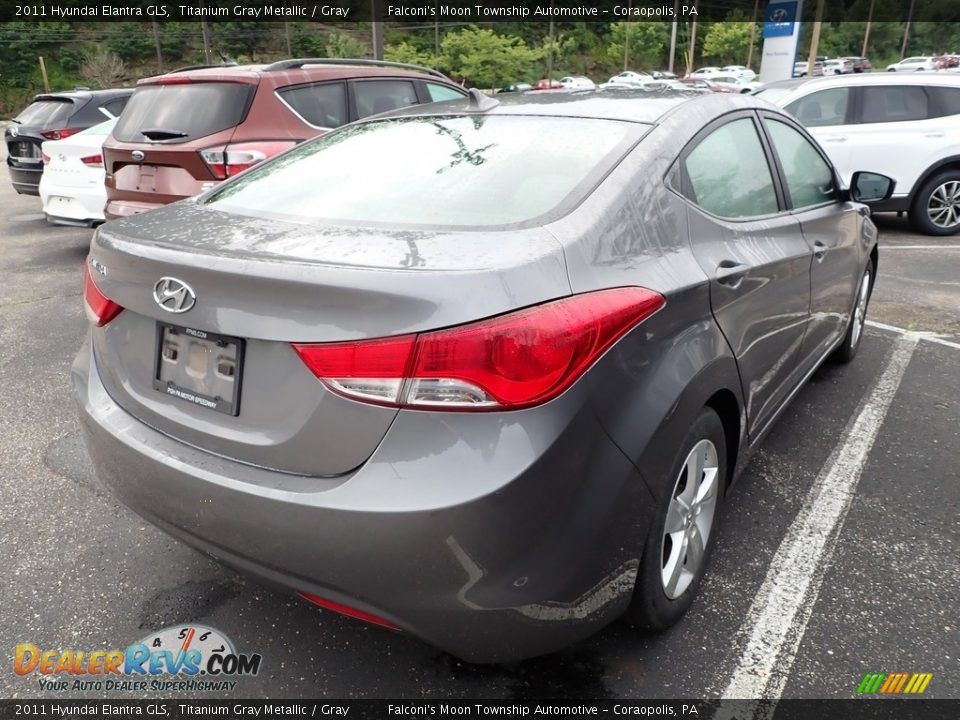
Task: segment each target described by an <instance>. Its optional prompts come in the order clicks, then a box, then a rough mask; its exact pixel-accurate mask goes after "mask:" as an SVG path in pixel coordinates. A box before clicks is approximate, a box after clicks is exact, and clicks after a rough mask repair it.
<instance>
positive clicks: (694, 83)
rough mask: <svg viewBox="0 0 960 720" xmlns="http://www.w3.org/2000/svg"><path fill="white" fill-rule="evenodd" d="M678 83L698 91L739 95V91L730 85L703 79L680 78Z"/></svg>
mask: <svg viewBox="0 0 960 720" xmlns="http://www.w3.org/2000/svg"><path fill="white" fill-rule="evenodd" d="M678 82H682V83H684V84H685V85H689V86H690V87H693V88H698V89H700V90H708V91H710V92H715V93H739V92H740V91H739V90H738V89H737V88H735V87H733V86H732V85H727V84H720V83H715V82H711V81H710V80H705V79H703V78H695V77H685V78H680V80H679V81H678Z"/></svg>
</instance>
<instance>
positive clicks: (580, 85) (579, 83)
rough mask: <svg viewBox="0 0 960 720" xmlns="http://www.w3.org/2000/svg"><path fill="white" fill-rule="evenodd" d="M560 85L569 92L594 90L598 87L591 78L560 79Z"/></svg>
mask: <svg viewBox="0 0 960 720" xmlns="http://www.w3.org/2000/svg"><path fill="white" fill-rule="evenodd" d="M560 84H561V85H563V87H565V88H566V89H567V90H594V89H595V88H596V87H597V85H596V83H594V82H593V80H591V79H590V78H586V77H573V76H570V75H568V76H567V77H562V78H560Z"/></svg>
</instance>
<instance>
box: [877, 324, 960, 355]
mask: <svg viewBox="0 0 960 720" xmlns="http://www.w3.org/2000/svg"><path fill="white" fill-rule="evenodd" d="M867 325H869V326H870V327H872V328H876V329H877V330H887V331H888V332H895V333H897V334H898V335H911V336H913V337H916V338H917V339H918V340H926V341H927V342H932V343H936V344H937V345H944V346H946V347H949V348H953V349H954V350H960V343H957V342H953V340H947V339H946V338H944V337H943V336H942V335H938V334H937V333H935V332H930V331H927V330H907V329H906V328H902V327H897V326H896V325H887V324H886V323H882V322H877V321H876V320H867Z"/></svg>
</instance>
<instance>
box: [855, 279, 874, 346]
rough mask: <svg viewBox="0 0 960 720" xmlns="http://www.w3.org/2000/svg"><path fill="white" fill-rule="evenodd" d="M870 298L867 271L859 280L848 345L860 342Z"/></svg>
mask: <svg viewBox="0 0 960 720" xmlns="http://www.w3.org/2000/svg"><path fill="white" fill-rule="evenodd" d="M869 299H870V272H869V271H867V272H866V273H864V275H863V280H861V281H860V294H859V295H858V297H857V304H856V306H855V307H854V308H853V328H852V330H851V335H850V345H851V346H852V347H856V346H857V343H859V342H860V336H861V335H862V334H863V323H864V322H865V321H866V319H867V301H868V300H869Z"/></svg>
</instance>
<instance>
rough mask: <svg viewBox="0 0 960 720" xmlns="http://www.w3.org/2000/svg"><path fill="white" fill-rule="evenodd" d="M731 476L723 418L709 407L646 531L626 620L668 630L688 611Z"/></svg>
mask: <svg viewBox="0 0 960 720" xmlns="http://www.w3.org/2000/svg"><path fill="white" fill-rule="evenodd" d="M726 477H727V446H726V441H725V437H724V431H723V423H721V422H720V418H719V417H718V416H717V414H716V413H715V412H714V411H713V410H711V409H710V408H704V409H703V410H702V411H701V412H700V415H699V416H698V417H697V419H696V421H695V422H694V423H693V425H692V426H691V427H690V430H689V431H688V432H687V435H686V437H685V438H684V440H683V442H682V443H681V445H680V452H679V453H678V455H677V459H676V462H675V463H674V468H673V473H672V474H671V475H670V477H669V479H668V480H667V483H668V484H667V486H666V488H665V492H664V493H663V497H662V498H661V500H660V502H659V504H658V511H657V513H656V515H655V519H654V521H653V523H652V526H651V528H650V532H649V534H648V536H647V540H646V545H645V547H644V550H643V557H642V558H641V560H640V568H639V570H638V572H637V582H636V587H635V588H634V591H633V599H632V601H631V604H630V607H629V609H628V610H627V620H628V621H629V622H631V623H632V624H634V625H636V626H638V627H641V628H643V629H645V630H653V631H660V630H666V629H667V628H668V627H670V626H671V625H674V624H675V623H676V622H677V621H679V620H680V618H681V617H683V614H684V613H685V612H686V611H687V610H688V609H689V607H690V605H691V603H692V602H693V598H694V596H695V595H696V592H697V587H698V586H699V584H700V580H701V578H703V574H704V571H705V570H706V566H707V559H708V557H709V554H710V548H711V546H712V541H713V539H714V536H715V535H716V526H717V520H718V514H719V513H718V510H719V508H720V505H721V502H722V500H723V494H724V484H725V481H726Z"/></svg>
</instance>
